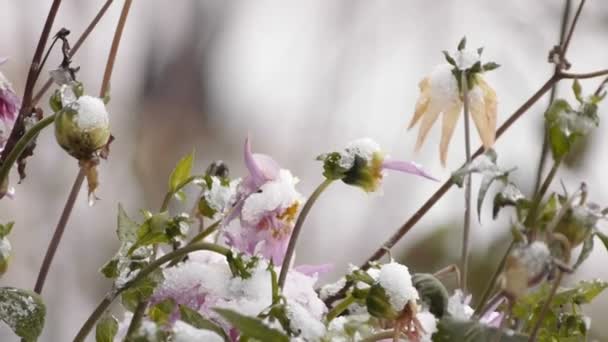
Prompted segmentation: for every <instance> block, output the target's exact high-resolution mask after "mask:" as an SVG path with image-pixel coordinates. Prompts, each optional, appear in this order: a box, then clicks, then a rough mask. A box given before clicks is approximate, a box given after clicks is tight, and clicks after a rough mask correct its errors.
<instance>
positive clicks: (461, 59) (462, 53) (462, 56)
mask: <svg viewBox="0 0 608 342" xmlns="http://www.w3.org/2000/svg"><path fill="white" fill-rule="evenodd" d="M479 58H480V56H479V53H478V52H477V51H473V50H467V49H462V50H459V51H456V53H455V54H454V61H456V66H457V67H458V69H460V70H466V69H470V68H471V67H472V66H473V65H475V63H477V62H479Z"/></svg>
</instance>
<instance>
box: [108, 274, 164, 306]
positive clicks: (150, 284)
mask: <svg viewBox="0 0 608 342" xmlns="http://www.w3.org/2000/svg"><path fill="white" fill-rule="evenodd" d="M162 281H163V272H162V270H160V269H157V270H156V271H154V272H152V273H150V274H149V275H148V276H147V277H144V278H143V279H141V280H139V281H138V282H137V283H136V284H133V285H132V286H130V287H129V288H128V289H126V290H125V291H123V292H122V296H121V301H122V305H123V306H124V307H125V308H126V309H127V310H130V311H134V310H135V308H137V305H138V304H139V303H140V302H143V301H145V300H147V299H148V298H150V296H152V294H153V293H154V289H156V286H157V285H158V284H159V283H160V282H162ZM119 288H120V287H119Z"/></svg>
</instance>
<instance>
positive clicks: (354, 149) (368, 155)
mask: <svg viewBox="0 0 608 342" xmlns="http://www.w3.org/2000/svg"><path fill="white" fill-rule="evenodd" d="M380 151H381V150H380V145H378V143H377V142H375V141H374V140H372V139H371V138H360V139H356V140H353V141H351V142H350V143H348V145H346V147H345V148H344V152H343V153H341V154H340V157H341V158H340V163H339V165H340V167H342V168H345V169H350V168H351V167H352V166H353V164H354V162H355V157H359V158H362V159H364V160H366V161H368V162H369V161H371V160H372V159H373V158H374V155H375V154H376V153H378V152H380Z"/></svg>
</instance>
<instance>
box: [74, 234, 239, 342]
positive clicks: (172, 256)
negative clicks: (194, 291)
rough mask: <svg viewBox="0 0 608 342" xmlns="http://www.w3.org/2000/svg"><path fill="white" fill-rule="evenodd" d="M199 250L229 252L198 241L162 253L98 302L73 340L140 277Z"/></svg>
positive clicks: (85, 333)
mask: <svg viewBox="0 0 608 342" xmlns="http://www.w3.org/2000/svg"><path fill="white" fill-rule="evenodd" d="M199 250H206V251H212V252H215V253H218V254H221V255H224V256H228V255H229V254H230V249H228V248H226V247H222V246H219V245H216V244H213V243H208V242H198V243H195V244H191V245H187V246H185V247H182V248H180V249H176V250H175V251H173V252H171V253H167V254H165V255H163V256H162V257H160V258H158V259H156V260H154V261H153V262H151V263H150V264H149V265H148V266H146V267H144V268H143V269H142V270H141V271H140V272H139V273H138V274H137V276H136V277H135V278H133V279H132V280H130V281H128V282H127V283H125V285H124V286H123V287H121V288H120V289H117V290H116V291H114V292H112V293H111V294H108V295H107V296H106V297H105V298H104V299H103V300H102V301H101V302H100V303H99V305H98V306H97V308H96V309H95V311H93V313H92V314H91V316H89V318H88V319H87V321H86V322H85V323H84V324H83V326H82V327H81V328H80V330H79V331H78V334H77V335H76V337H75V338H74V342H82V341H84V339H85V338H86V337H87V336H88V334H89V333H90V332H91V330H92V329H93V327H94V326H95V323H96V322H97V320H99V318H101V316H102V315H103V313H104V312H105V311H106V309H107V308H108V307H109V306H110V304H112V302H113V301H114V300H115V299H116V298H117V297H118V296H119V295H120V294H121V293H122V292H124V291H126V290H128V289H129V288H131V287H133V286H134V285H136V284H137V283H138V282H139V281H141V280H142V279H144V278H145V277H147V276H148V275H150V273H152V272H154V271H155V270H157V269H158V268H160V267H161V266H162V265H164V264H165V263H167V262H171V261H172V260H176V259H177V260H180V259H181V258H183V257H184V256H185V255H187V254H188V253H192V252H194V251H199Z"/></svg>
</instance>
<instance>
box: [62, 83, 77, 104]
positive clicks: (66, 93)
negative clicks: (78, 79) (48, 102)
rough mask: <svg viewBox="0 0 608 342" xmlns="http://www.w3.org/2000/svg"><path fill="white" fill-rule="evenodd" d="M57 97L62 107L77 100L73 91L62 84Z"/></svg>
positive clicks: (68, 86) (69, 86) (70, 87)
mask: <svg viewBox="0 0 608 342" xmlns="http://www.w3.org/2000/svg"><path fill="white" fill-rule="evenodd" d="M59 95H60V98H61V105H62V106H64V107H65V106H67V105H69V104H70V103H72V102H74V101H76V100H77V98H76V94H75V93H74V89H72V86H71V85H68V84H63V85H62V86H61V87H60V88H59Z"/></svg>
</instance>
